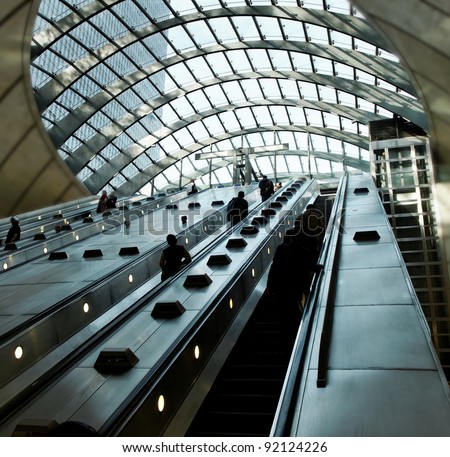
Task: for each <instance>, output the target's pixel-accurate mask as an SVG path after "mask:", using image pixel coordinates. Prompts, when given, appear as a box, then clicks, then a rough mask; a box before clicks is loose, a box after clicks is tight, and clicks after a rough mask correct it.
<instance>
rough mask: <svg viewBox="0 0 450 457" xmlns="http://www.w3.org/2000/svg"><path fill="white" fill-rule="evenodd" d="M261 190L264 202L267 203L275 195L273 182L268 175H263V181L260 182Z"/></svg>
mask: <svg viewBox="0 0 450 457" xmlns="http://www.w3.org/2000/svg"><path fill="white" fill-rule="evenodd" d="M259 189H260V194H261V199H262V201H263V202H265V201H266V200H267V199H268V198H270V197H271V196H272V195H273V192H274V190H273V182H272V181H271V180H270V179H269V178H268V177H267V176H266V175H263V179H261V181H259Z"/></svg>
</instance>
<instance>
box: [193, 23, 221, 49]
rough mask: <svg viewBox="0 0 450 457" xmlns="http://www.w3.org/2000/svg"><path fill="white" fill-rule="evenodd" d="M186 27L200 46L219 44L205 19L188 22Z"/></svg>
mask: <svg viewBox="0 0 450 457" xmlns="http://www.w3.org/2000/svg"><path fill="white" fill-rule="evenodd" d="M186 28H187V30H188V31H189V33H190V34H191V36H192V38H193V39H194V40H195V42H196V43H197V44H199V45H200V46H207V45H210V44H217V41H216V39H215V38H214V35H213V34H212V33H211V31H210V29H209V27H208V26H207V25H206V23H205V22H204V21H197V22H194V23H191V24H186Z"/></svg>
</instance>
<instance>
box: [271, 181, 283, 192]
mask: <svg viewBox="0 0 450 457" xmlns="http://www.w3.org/2000/svg"><path fill="white" fill-rule="evenodd" d="M282 187H283V184H281V182H277V183H276V184H275V187H274V188H273V191H274V192H276V191H277V190H280V189H281V188H282Z"/></svg>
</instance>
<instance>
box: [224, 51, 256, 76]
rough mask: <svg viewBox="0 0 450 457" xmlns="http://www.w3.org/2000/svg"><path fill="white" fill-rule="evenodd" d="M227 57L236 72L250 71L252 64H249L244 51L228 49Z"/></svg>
mask: <svg viewBox="0 0 450 457" xmlns="http://www.w3.org/2000/svg"><path fill="white" fill-rule="evenodd" d="M228 58H229V59H230V62H231V65H232V66H233V68H234V69H235V70H236V71H237V72H239V73H245V72H250V71H252V66H251V65H250V62H249V60H248V58H247V55H246V53H245V52H244V51H239V50H237V51H230V52H229V53H228Z"/></svg>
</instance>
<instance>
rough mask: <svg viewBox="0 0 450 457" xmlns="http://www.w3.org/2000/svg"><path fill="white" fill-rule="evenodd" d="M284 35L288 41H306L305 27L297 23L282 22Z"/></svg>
mask: <svg viewBox="0 0 450 457" xmlns="http://www.w3.org/2000/svg"><path fill="white" fill-rule="evenodd" d="M281 24H282V27H283V29H284V33H285V35H286V39H287V40H293V41H305V34H304V33H303V27H299V23H298V22H297V21H289V20H285V19H282V20H281Z"/></svg>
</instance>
